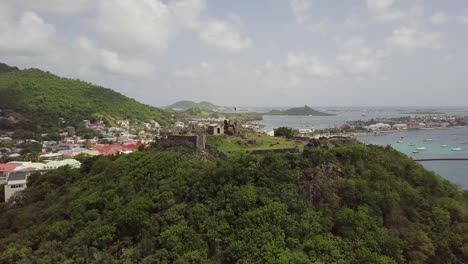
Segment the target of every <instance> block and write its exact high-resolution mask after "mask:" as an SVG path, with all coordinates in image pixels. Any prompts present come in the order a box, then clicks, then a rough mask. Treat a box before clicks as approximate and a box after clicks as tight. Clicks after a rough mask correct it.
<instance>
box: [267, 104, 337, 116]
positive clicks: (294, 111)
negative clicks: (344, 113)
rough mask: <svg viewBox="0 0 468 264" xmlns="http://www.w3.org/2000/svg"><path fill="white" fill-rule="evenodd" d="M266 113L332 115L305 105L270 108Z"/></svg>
mask: <svg viewBox="0 0 468 264" xmlns="http://www.w3.org/2000/svg"><path fill="white" fill-rule="evenodd" d="M267 115H304V116H332V115H333V114H329V113H324V112H320V111H317V110H315V109H312V108H310V107H309V106H307V105H305V106H303V107H294V108H290V109H287V110H271V111H270V112H268V113H267Z"/></svg>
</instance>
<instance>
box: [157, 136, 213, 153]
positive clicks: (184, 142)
mask: <svg viewBox="0 0 468 264" xmlns="http://www.w3.org/2000/svg"><path fill="white" fill-rule="evenodd" d="M165 143H168V144H171V145H176V146H190V147H192V148H194V149H196V150H200V151H201V150H205V145H206V136H205V135H193V136H184V135H169V136H168V137H167V140H166V141H165Z"/></svg>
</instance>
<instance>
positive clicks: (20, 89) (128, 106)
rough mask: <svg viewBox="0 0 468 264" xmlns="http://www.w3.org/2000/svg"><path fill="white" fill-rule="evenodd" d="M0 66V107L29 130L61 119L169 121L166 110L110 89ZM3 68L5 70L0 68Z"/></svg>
mask: <svg viewBox="0 0 468 264" xmlns="http://www.w3.org/2000/svg"><path fill="white" fill-rule="evenodd" d="M0 66H1V67H0V94H1V96H0V109H4V110H8V111H9V112H11V115H13V116H15V117H17V118H18V119H19V120H21V121H22V123H25V122H27V123H28V126H27V128H29V130H34V129H37V127H36V126H39V127H46V128H53V127H58V126H60V124H61V123H62V121H61V118H63V119H64V120H65V121H66V122H68V123H70V124H72V125H76V124H79V123H81V122H82V121H83V120H84V119H91V120H92V119H104V120H112V119H115V118H125V119H130V120H141V121H149V120H156V121H158V122H160V123H163V124H164V123H166V122H168V121H169V118H168V114H166V113H165V112H163V111H161V110H159V109H157V108H154V107H151V106H147V105H143V104H141V103H139V102H137V101H135V100H134V99H130V98H128V97H125V96H123V95H121V94H119V93H117V92H115V91H112V90H110V89H106V88H103V87H99V86H94V85H92V84H89V83H86V82H82V81H79V80H72V79H66V78H60V77H58V76H55V75H53V74H50V73H48V72H43V71H41V70H38V69H28V70H17V69H16V70H8V69H11V68H7V67H8V66H4V65H0ZM3 68H5V69H7V70H4V71H2V70H1V69H3ZM4 125H5V126H6V125H8V124H4ZM20 125H21V124H20ZM15 128H17V127H15ZM19 128H20V129H23V128H22V127H19Z"/></svg>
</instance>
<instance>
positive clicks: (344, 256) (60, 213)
mask: <svg viewBox="0 0 468 264" xmlns="http://www.w3.org/2000/svg"><path fill="white" fill-rule="evenodd" d="M0 234H1V236H0V263H294V264H302V263H304V264H305V263H343V264H344V263H382V264H384V263H385V264H386V263H467V262H468V236H467V235H466V234H468V194H467V192H463V191H461V190H460V189H458V188H457V187H456V186H454V185H452V184H451V183H449V182H448V181H446V180H443V179H441V178H440V177H439V176H436V175H434V174H433V173H431V172H429V171H426V170H424V169H423V167H422V166H421V165H419V164H417V163H416V162H414V161H412V160H411V159H410V158H408V157H406V156H403V155H402V154H400V153H399V152H397V151H395V150H392V149H391V148H384V147H377V146H365V145H361V144H355V145H343V146H340V147H335V148H332V149H313V150H307V151H305V152H304V153H298V154H283V155H279V154H276V155H267V156H264V157H255V156H251V155H246V154H244V155H233V156H232V157H229V158H220V157H214V156H202V155H197V154H194V153H191V152H182V151H178V152H176V151H174V150H162V149H155V150H147V151H144V152H136V153H133V154H129V155H124V156H118V157H100V158H93V159H89V160H86V161H84V163H83V167H82V168H81V170H80V171H79V170H71V169H68V168H61V169H59V170H56V171H52V172H48V173H46V174H43V175H39V174H37V175H33V176H31V177H30V178H29V180H28V188H27V189H26V190H25V191H24V192H22V193H20V195H18V196H16V197H15V198H14V200H12V201H11V202H9V203H7V204H0Z"/></svg>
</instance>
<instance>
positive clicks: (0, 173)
mask: <svg viewBox="0 0 468 264" xmlns="http://www.w3.org/2000/svg"><path fill="white" fill-rule="evenodd" d="M18 166H19V165H18V164H9V163H0V184H3V183H5V182H6V179H7V177H8V174H9V173H10V172H11V171H13V170H14V169H16V167H18Z"/></svg>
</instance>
